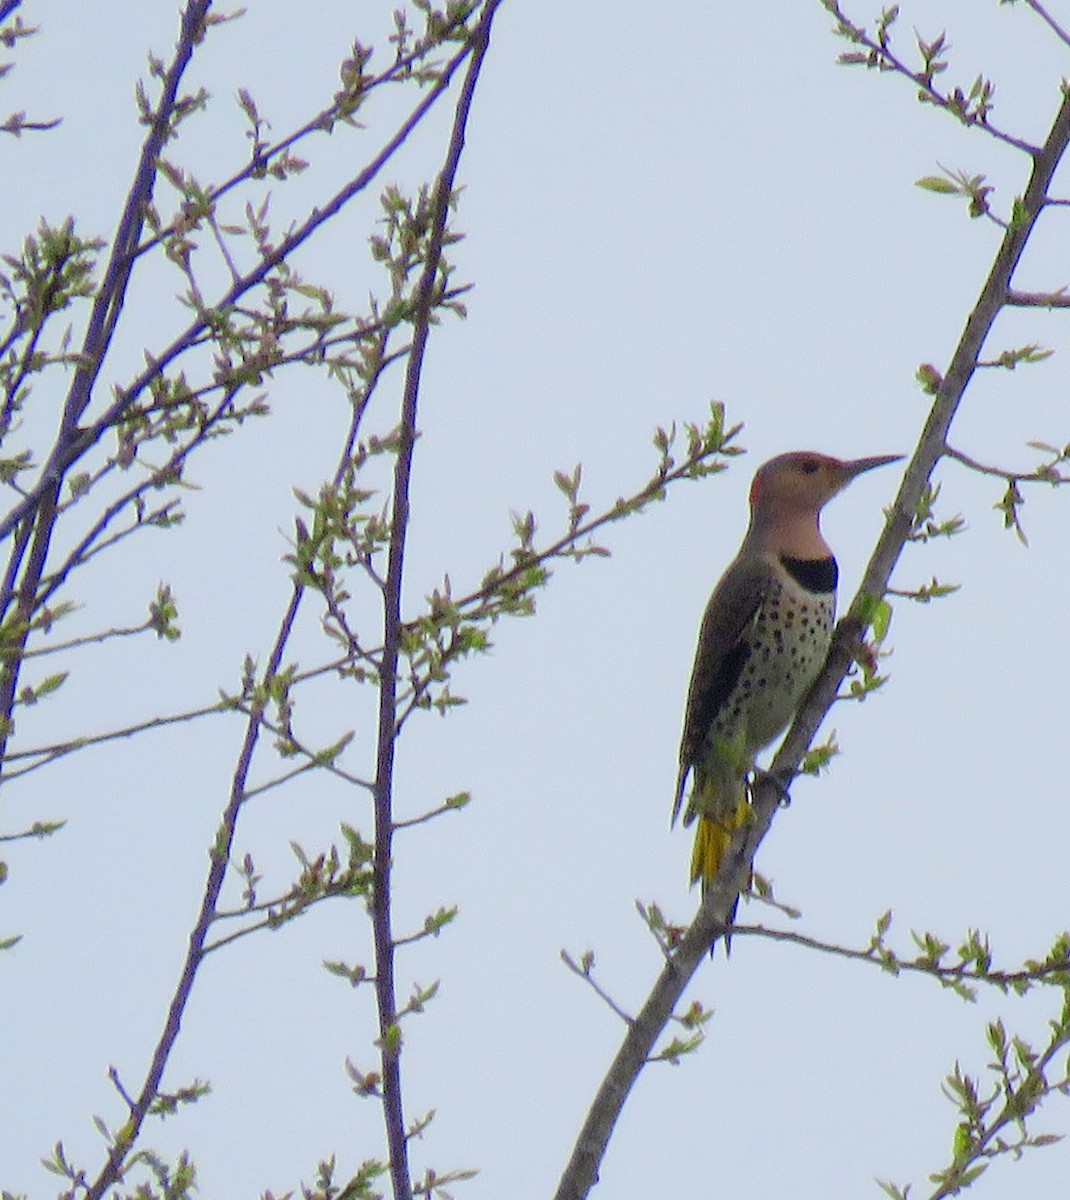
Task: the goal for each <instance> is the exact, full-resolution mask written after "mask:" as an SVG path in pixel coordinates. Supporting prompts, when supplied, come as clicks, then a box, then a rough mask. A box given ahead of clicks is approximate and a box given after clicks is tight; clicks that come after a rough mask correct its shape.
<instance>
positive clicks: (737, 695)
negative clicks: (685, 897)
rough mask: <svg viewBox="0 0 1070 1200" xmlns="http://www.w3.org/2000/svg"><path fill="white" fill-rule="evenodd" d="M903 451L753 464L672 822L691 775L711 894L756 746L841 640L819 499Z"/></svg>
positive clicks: (705, 621) (689, 813) (705, 651)
mask: <svg viewBox="0 0 1070 1200" xmlns="http://www.w3.org/2000/svg"><path fill="white" fill-rule="evenodd" d="M901 457H902V456H901V455H897V454H891V455H888V454H884V455H878V456H876V457H872V458H856V459H853V460H848V461H843V460H841V459H838V458H831V457H829V456H828V455H826V454H818V453H816V452H815V451H809V450H806V451H793V452H792V453H789V454H781V455H779V456H778V457H776V458H772V459H770V460H769V461H768V462H767V463H764V464H763V465H762V466H761V467H759V468H758V470H757V472H756V473H755V476H754V481H753V483H752V484H751V489H750V524H749V526H748V528H747V533H746V536H745V537H744V539H743V544H742V546H741V547H740V549H739V553H738V554H737V555H736V557H735V559H734V560H733V561H732V563H731V565H730V566H729V567H728V569H727V570H726V571H725V573H724V575H722V577H721V579H720V582H719V583H718V584H717V586H716V587H715V588H714V590H713V593H712V595H711V596H710V599H709V603H708V604H707V605H706V611H705V614H704V616H703V618H702V625H701V627H700V630H699V636H698V648H697V650H696V652H695V664H694V668H693V669H692V672H691V683H690V686H689V688H688V693H687V705H686V708H685V713H684V728H683V735H682V737H681V739H680V761H679V775H678V777H677V785H676V798H675V802H674V804H673V809H672V819H671V822H670V824H671V825H675V823H676V819H677V817H678V816H679V813H680V809H681V807H682V806H683V802H684V793H685V790H686V788H687V784H688V780H689V778H690V782H691V792H690V796H689V797H688V802H687V807H686V809H685V811H684V826H685V827H686V826H689V825H691V824H692V823H693V822H695V821H697V823H698V824H697V828H696V830H695V842H694V849H693V851H692V855H691V883H692V885H694V884H695V883H696V882H701V884H702V894H703V895H705V894H706V891H707V890H708V888H709V885H710V884H711V883H712V881H713V879H714V877H715V876H716V874H717V869H718V867H719V866H720V864H721V861H722V859H723V858H724V856H725V853H726V852H727V850H728V847H729V845H730V844H731V841H732V835H733V834H734V833H735V831H736V830H738V829H740V828H741V827H742V826H743V825H744V824H745V823H746V820H747V814H748V811H749V802H748V793H747V786H748V779H749V778H750V777H751V776H752V773H753V772H754V771H755V761H754V760H755V757H756V756H757V755H758V754H759V753H760V752H761V751H762V750H763V749H765V747H766V746H768V745H769V744H770V743H771V742H772V741H773V740H774V739H775V738H776V737H778V736H779V734H781V733H782V732H783V731H784V729H786V728H787V726H788V723H789V722H790V721H791V719H792V717H793V716H794V715H795V711H796V709H797V708H798V706H799V704H800V703H801V701H802V699H803V697H804V696H805V695H806V693H807V691H808V690H809V688H810V685H811V684H812V683H813V681H814V679H815V678H816V676H817V674H818V672H819V671H820V670H821V666H822V664H823V663H824V661H825V656H826V655H827V653H828V649H829V645H830V642H831V640H832V623H833V619H834V616H835V608H836V583H837V580H838V576H839V568H838V567H837V564H836V559H835V558H834V557H833V554H832V551H831V549H830V548H829V546H828V543H827V542H826V541H825V539H824V537H823V536H822V534H821V522H820V519H821V510H822V508H823V507H824V506H825V504H827V503H828V501H829V500H831V499H832V498H833V496H835V495H836V494H837V493H839V492H841V491H842V490H843V489H844V488H845V487H846V486H847V485H848V484H849V483H850V482H851V481H852V480H853V479H855V478H857V477H858V476H859V475H861V474H862V473H863V472H865V471H870V470H873V468H875V467H881V466H884V465H886V464H887V463H892V462H897V461H899V459H900V458H901ZM733 913H734V910H733ZM730 919H731V918H730Z"/></svg>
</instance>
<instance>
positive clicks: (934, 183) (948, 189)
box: [914, 175, 961, 196]
mask: <svg viewBox="0 0 1070 1200" xmlns="http://www.w3.org/2000/svg"><path fill="white" fill-rule="evenodd" d="M914 186H915V187H920V188H923V189H924V190H925V191H927V192H936V193H937V194H938V195H940V196H957V195H958V194H959V192H960V191H961V188H960V187H959V185H958V184H957V183H952V181H951V180H950V179H944V178H943V177H942V176H941V175H923V176H922V177H921V179H915V180H914Z"/></svg>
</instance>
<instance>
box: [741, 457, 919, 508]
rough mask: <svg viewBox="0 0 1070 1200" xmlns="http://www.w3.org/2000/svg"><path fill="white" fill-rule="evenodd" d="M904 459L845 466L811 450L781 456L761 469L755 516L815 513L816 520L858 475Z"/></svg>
mask: <svg viewBox="0 0 1070 1200" xmlns="http://www.w3.org/2000/svg"><path fill="white" fill-rule="evenodd" d="M901 457H902V455H899V454H880V455H877V456H875V457H873V458H855V459H850V460H848V461H846V462H845V461H844V460H843V459H839V458H831V457H830V456H829V455H827V454H818V453H817V452H816V451H812V450H796V451H793V452H792V453H791V454H781V455H778V457H776V458H771V459H770V460H769V461H768V462H767V463H763V465H762V466H760V467H759V468H758V471H757V473H756V474H755V476H754V482H753V483H752V484H751V489H750V503H751V509H752V510H753V511H754V512H755V513H756V514H759V513H760V514H769V515H775V514H787V513H813V514H814V515H815V516H816V515H817V513H819V512H820V511H821V509H822V507H823V506H824V505H825V504H826V503H827V502H828V501H829V500H831V499H832V497H833V496H835V495H836V493H837V492H840V491H842V490H843V489H844V488H845V487H846V486H847V485H848V484H849V483H850V482H851V480H852V479H854V478H855V477H856V476H857V475H861V474H862V472H863V471H871V470H872V469H873V468H874V467H882V466H884V465H885V464H886V463H892V462H898V461H899V459H900V458H901Z"/></svg>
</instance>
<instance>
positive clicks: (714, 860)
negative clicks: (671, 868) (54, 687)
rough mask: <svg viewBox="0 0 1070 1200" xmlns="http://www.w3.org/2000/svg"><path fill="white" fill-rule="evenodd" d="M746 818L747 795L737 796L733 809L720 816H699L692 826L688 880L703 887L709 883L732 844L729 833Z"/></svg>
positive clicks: (738, 826) (739, 826)
mask: <svg viewBox="0 0 1070 1200" xmlns="http://www.w3.org/2000/svg"><path fill="white" fill-rule="evenodd" d="M746 820H747V798H746V796H745V795H741V796H740V798H739V803H738V804H737V805H736V810H735V812H730V813H728V814H727V815H725V816H724V817H720V818H717V817H707V816H700V817H699V818H698V823H697V825H696V827H695V845H694V848H693V849H692V851H691V882H692V883H693V884H694V883H699V882H701V884H702V891H703V894H704V895H705V892H706V889H707V888H708V887H709V885H710V884H711V883H712V882H713V878H714V876H715V875H716V874H717V868H718V867H719V866H720V865H721V860H722V859H723V858H724V856H725V854H726V853H727V851H728V847H729V846H730V845H731V843H732V835H733V834H734V833H735V832H736V830H737V829H740V828H742V826H743V825H744V824H745V823H746Z"/></svg>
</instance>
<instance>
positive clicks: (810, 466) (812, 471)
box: [799, 458, 817, 475]
mask: <svg viewBox="0 0 1070 1200" xmlns="http://www.w3.org/2000/svg"><path fill="white" fill-rule="evenodd" d="M799 469H800V470H801V471H802V472H803V474H804V475H816V474H817V462H816V461H815V460H814V459H812V458H804V459H803V461H802V462H801V463H799Z"/></svg>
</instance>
